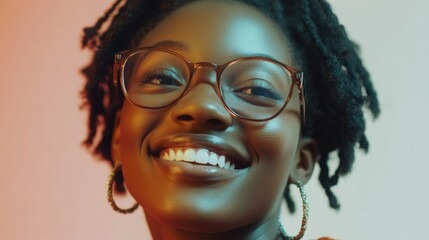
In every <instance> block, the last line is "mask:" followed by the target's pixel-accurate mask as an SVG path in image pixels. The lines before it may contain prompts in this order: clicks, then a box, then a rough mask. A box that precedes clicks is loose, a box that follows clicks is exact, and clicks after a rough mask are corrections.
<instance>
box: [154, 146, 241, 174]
mask: <svg viewBox="0 0 429 240" xmlns="http://www.w3.org/2000/svg"><path fill="white" fill-rule="evenodd" d="M160 158H161V159H163V160H167V161H177V162H189V163H194V164H200V165H207V166H216V167H219V168H223V169H226V170H235V164H234V163H231V162H230V161H228V160H225V155H222V154H218V153H215V152H212V151H209V150H207V149H204V148H177V147H173V148H166V149H164V150H162V151H161V153H160Z"/></svg>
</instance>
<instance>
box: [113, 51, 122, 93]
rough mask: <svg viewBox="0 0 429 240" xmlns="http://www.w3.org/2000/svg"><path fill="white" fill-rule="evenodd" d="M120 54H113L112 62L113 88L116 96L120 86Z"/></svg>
mask: <svg viewBox="0 0 429 240" xmlns="http://www.w3.org/2000/svg"><path fill="white" fill-rule="evenodd" d="M121 58H122V56H121V54H118V53H117V54H115V61H114V63H113V87H114V89H115V94H116V96H119V95H120V91H121V86H120V83H119V76H120V71H121V64H120V63H121Z"/></svg>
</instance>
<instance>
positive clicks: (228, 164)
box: [223, 161, 231, 169]
mask: <svg viewBox="0 0 429 240" xmlns="http://www.w3.org/2000/svg"><path fill="white" fill-rule="evenodd" d="M230 165H231V163H230V162H228V161H226V163H225V167H223V168H225V169H229V166H230Z"/></svg>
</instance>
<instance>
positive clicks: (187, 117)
mask: <svg viewBox="0 0 429 240" xmlns="http://www.w3.org/2000/svg"><path fill="white" fill-rule="evenodd" d="M190 87H191V89H190V90H189V92H188V93H187V94H186V95H185V96H183V98H182V99H180V100H179V102H178V103H177V104H176V105H174V106H173V107H172V109H171V111H172V117H173V120H174V121H175V122H177V123H179V124H182V125H188V127H195V128H198V129H204V130H217V131H221V130H225V129H226V128H228V126H230V125H231V124H232V116H231V114H230V113H229V112H228V111H227V110H226V109H225V107H224V106H223V103H222V101H221V99H220V98H219V96H218V95H217V93H216V90H215V87H214V86H213V84H211V83H208V82H200V83H198V84H196V85H194V84H193V86H190Z"/></svg>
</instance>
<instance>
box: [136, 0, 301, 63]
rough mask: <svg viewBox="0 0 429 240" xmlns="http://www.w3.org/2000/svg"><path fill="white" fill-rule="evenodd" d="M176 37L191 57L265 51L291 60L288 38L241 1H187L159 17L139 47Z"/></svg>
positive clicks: (222, 59)
mask: <svg viewBox="0 0 429 240" xmlns="http://www.w3.org/2000/svg"><path fill="white" fill-rule="evenodd" d="M163 41H175V42H180V43H182V44H183V45H184V46H185V48H183V49H178V51H179V52H181V53H182V54H184V55H185V56H186V57H187V58H189V59H190V60H191V61H210V62H215V63H223V62H226V61H228V60H231V59H233V58H237V57H242V56H248V55H252V54H264V55H269V56H272V57H273V58H275V59H277V60H280V61H282V62H285V63H287V64H292V63H293V62H294V61H293V59H292V54H291V51H290V46H289V43H288V40H287V39H286V37H285V36H284V35H283V33H282V32H281V30H280V29H279V28H278V27H277V25H276V24H275V23H274V22H273V21H272V20H271V19H269V18H268V17H266V16H265V15H263V14H262V13H261V12H259V10H256V9H254V8H253V7H251V6H248V5H246V4H243V3H238V2H230V1H212V0H204V1H197V2H193V3H190V4H187V5H185V6H183V7H181V8H179V9H178V10H176V11H175V12H173V13H172V14H171V15H169V16H168V17H166V18H165V19H164V20H163V21H161V22H160V23H159V24H158V25H157V26H156V27H155V28H154V29H153V30H152V31H150V32H149V33H148V34H147V35H146V36H145V37H144V38H143V39H142V41H141V42H140V44H139V45H140V47H143V46H152V45H155V44H156V43H158V42H163Z"/></svg>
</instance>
